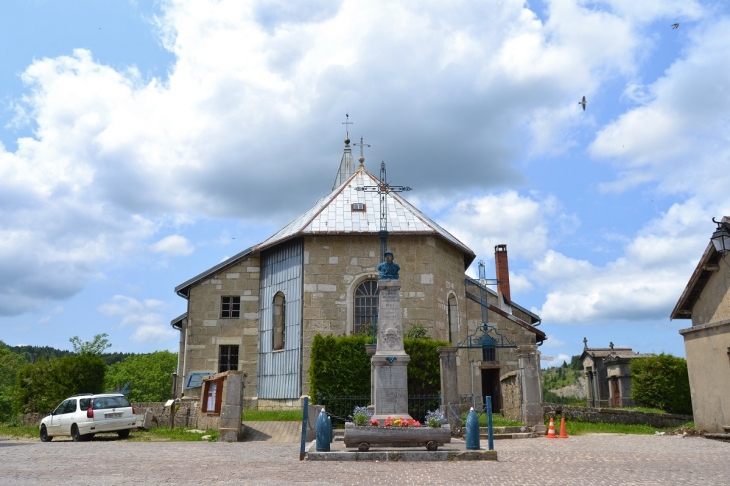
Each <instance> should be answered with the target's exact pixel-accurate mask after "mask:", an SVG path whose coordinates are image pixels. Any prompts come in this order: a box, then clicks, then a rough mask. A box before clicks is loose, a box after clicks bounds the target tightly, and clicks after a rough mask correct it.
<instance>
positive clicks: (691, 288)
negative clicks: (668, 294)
mask: <svg viewBox="0 0 730 486" xmlns="http://www.w3.org/2000/svg"><path fill="white" fill-rule="evenodd" d="M719 261H720V253H718V252H717V251H716V250H715V247H714V246H713V244H712V242H710V243H708V245H707V248H705V252H704V253H703V254H702V258H700V261H699V262H698V263H697V267H695V270H694V272H692V276H691V277H690V278H689V282H687V286H686V287H685V288H684V291H683V292H682V295H681V296H680V297H679V300H678V301H677V305H675V306H674V309H673V310H672V313H671V314H670V315H669V318H670V319H691V318H692V308H693V307H694V306H695V303H696V302H697V299H699V298H700V294H702V291H703V290H704V289H705V285H707V282H708V281H709V280H710V277H712V274H713V273H715V272H716V271H717V270H718V268H719V267H718V262H719Z"/></svg>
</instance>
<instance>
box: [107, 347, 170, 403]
mask: <svg viewBox="0 0 730 486" xmlns="http://www.w3.org/2000/svg"><path fill="white" fill-rule="evenodd" d="M176 368H177V354H176V353H171V352H169V351H155V352H154V353H150V354H137V355H134V356H130V357H128V358H126V359H125V360H124V361H120V362H118V363H114V364H113V365H111V366H110V367H109V369H108V370H107V372H106V378H105V388H106V390H107V391H111V390H114V389H121V388H122V387H124V385H126V384H127V383H130V382H131V384H130V387H129V390H130V391H129V400H130V401H132V402H161V401H164V400H167V399H168V398H170V394H171V392H172V373H173V372H174V371H175V369H176Z"/></svg>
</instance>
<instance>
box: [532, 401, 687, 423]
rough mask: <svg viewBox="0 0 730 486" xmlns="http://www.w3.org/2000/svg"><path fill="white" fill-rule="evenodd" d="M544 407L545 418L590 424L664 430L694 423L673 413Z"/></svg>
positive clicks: (552, 405) (560, 406) (546, 405)
mask: <svg viewBox="0 0 730 486" xmlns="http://www.w3.org/2000/svg"><path fill="white" fill-rule="evenodd" d="M542 406H543V412H544V414H545V418H548V417H549V416H550V415H554V416H562V417H565V419H566V420H579V421H582V422H590V423H596V422H603V423H608V424H629V425H649V426H651V427H656V428H658V429H662V428H667V427H679V426H680V425H683V424H686V423H687V422H691V421H692V416H691V415H679V414H672V413H647V412H634V411H631V410H622V409H620V408H589V407H572V406H567V405H556V404H553V403H543V405H542Z"/></svg>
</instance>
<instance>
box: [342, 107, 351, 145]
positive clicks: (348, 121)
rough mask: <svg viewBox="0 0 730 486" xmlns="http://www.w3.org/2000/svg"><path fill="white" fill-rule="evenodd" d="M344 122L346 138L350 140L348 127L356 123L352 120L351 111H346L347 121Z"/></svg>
mask: <svg viewBox="0 0 730 486" xmlns="http://www.w3.org/2000/svg"><path fill="white" fill-rule="evenodd" d="M342 124H343V125H345V135H346V137H345V138H346V139H347V140H350V127H348V126H347V125H354V123H352V122H351V121H350V114H349V113H345V121H343V122H342Z"/></svg>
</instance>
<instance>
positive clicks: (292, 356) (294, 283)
mask: <svg viewBox="0 0 730 486" xmlns="http://www.w3.org/2000/svg"><path fill="white" fill-rule="evenodd" d="M302 257H303V248H302V242H301V240H300V241H295V242H292V243H291V244H288V245H286V246H282V247H279V248H276V249H273V250H272V251H271V252H270V253H267V254H266V255H265V256H263V255H262V264H261V272H262V274H261V275H262V279H261V289H260V290H261V292H260V295H261V296H262V298H261V304H260V306H259V318H260V320H259V322H260V332H259V397H260V398H269V399H285V398H299V397H300V396H301V339H300V336H301V332H302V288H303V284H302V268H301V267H302ZM279 291H282V292H283V293H284V297H285V299H286V333H285V339H286V341H285V343H284V351H278V352H273V350H272V334H273V319H272V304H273V299H274V295H275V294H276V293H277V292H279Z"/></svg>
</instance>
